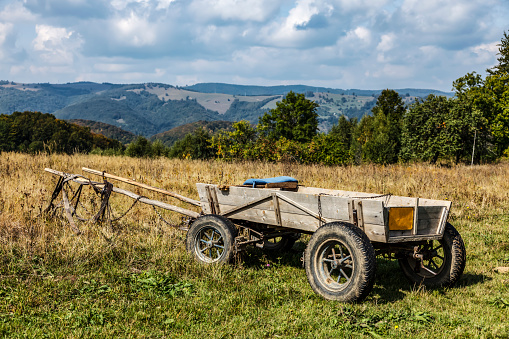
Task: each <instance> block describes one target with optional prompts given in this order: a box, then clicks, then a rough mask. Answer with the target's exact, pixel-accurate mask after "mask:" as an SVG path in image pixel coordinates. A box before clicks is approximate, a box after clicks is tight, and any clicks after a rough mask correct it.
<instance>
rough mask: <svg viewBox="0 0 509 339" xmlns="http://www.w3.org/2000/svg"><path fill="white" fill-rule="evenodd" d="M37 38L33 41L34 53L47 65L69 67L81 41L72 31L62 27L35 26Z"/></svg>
mask: <svg viewBox="0 0 509 339" xmlns="http://www.w3.org/2000/svg"><path fill="white" fill-rule="evenodd" d="M35 32H36V33H37V37H36V38H35V39H34V40H33V48H34V51H36V52H38V53H39V55H40V57H41V59H42V60H43V61H44V62H45V63H48V64H55V65H70V64H72V63H73V60H74V55H75V53H76V52H77V50H78V49H79V47H80V46H81V44H82V40H81V38H80V37H79V36H77V35H76V34H75V33H74V32H73V31H68V30H67V29H66V28H63V27H53V26H48V25H36V26H35Z"/></svg>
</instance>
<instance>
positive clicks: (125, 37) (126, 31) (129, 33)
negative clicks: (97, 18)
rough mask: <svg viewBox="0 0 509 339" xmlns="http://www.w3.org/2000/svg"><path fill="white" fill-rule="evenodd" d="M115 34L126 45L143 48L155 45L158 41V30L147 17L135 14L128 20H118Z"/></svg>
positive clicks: (127, 18)
mask: <svg viewBox="0 0 509 339" xmlns="http://www.w3.org/2000/svg"><path fill="white" fill-rule="evenodd" d="M113 27H114V34H115V33H116V34H118V37H119V38H120V39H121V40H122V42H123V43H124V44H126V45H130V46H136V47H142V46H149V45H154V44H155V43H156V39H157V30H156V27H155V26H154V25H152V24H151V23H150V22H149V20H148V19H147V18H145V17H141V16H138V15H137V14H135V13H134V12H131V13H130V15H129V16H128V17H126V18H120V19H117V20H116V21H115V22H114V23H113Z"/></svg>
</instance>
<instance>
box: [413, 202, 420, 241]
mask: <svg viewBox="0 0 509 339" xmlns="http://www.w3.org/2000/svg"><path fill="white" fill-rule="evenodd" d="M418 226H419V198H415V205H414V227H412V234H413V235H416V234H417V228H418Z"/></svg>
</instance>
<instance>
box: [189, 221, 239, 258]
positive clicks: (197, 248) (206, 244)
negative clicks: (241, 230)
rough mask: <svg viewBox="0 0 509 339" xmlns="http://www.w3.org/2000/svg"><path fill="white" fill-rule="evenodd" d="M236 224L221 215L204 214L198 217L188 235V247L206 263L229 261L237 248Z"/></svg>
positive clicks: (190, 227)
mask: <svg viewBox="0 0 509 339" xmlns="http://www.w3.org/2000/svg"><path fill="white" fill-rule="evenodd" d="M236 236H237V229H236V228H235V225H233V223H232V222H231V221H230V220H228V219H227V218H225V217H222V216H219V215H213V214H209V215H204V216H201V217H199V218H198V219H196V220H195V221H194V222H193V223H192V224H191V226H189V231H188V232H187V237H186V248H187V250H188V251H189V252H190V253H192V254H193V256H194V257H195V258H196V259H197V260H198V261H201V262H204V263H227V262H229V261H231V259H232V258H233V255H234V252H235V249H234V243H235V237H236Z"/></svg>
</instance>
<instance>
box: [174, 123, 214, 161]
mask: <svg viewBox="0 0 509 339" xmlns="http://www.w3.org/2000/svg"><path fill="white" fill-rule="evenodd" d="M169 157H171V158H185V159H210V158H213V157H214V151H213V149H212V143H211V137H210V133H209V132H208V131H207V130H205V129H203V128H197V129H196V130H195V131H194V132H193V133H189V134H187V135H186V136H185V137H184V139H180V140H178V141H177V142H175V144H173V147H172V148H171V149H170V152H169Z"/></svg>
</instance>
